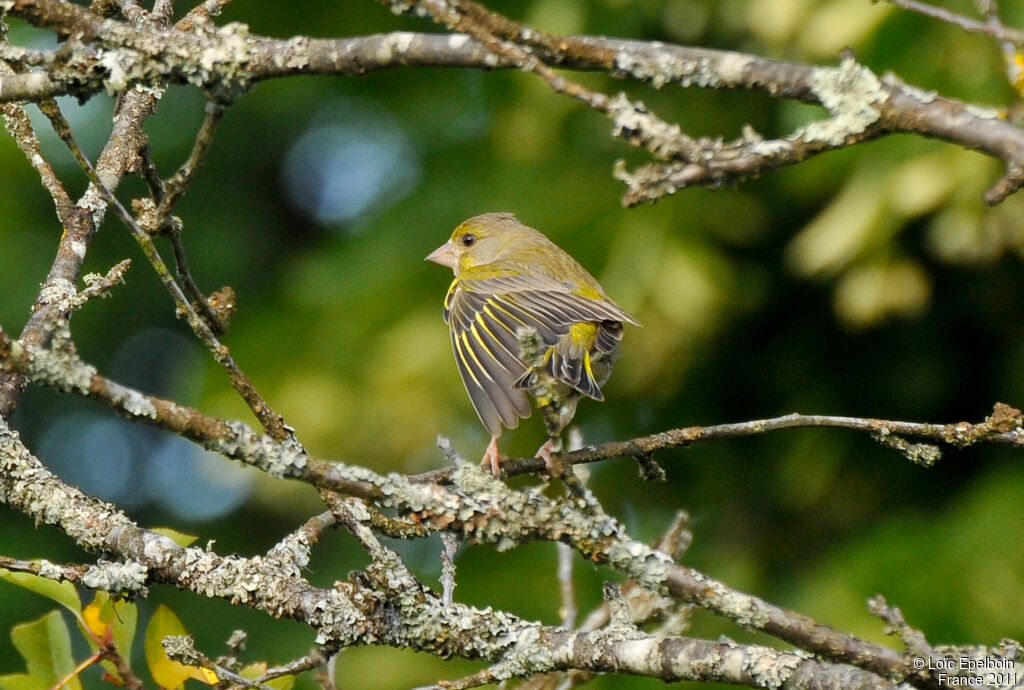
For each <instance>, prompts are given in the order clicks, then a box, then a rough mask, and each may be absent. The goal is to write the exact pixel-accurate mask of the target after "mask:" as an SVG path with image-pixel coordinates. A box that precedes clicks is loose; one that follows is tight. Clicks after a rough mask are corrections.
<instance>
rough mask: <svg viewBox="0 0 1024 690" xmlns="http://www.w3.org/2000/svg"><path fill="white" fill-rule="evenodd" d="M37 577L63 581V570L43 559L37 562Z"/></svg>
mask: <svg viewBox="0 0 1024 690" xmlns="http://www.w3.org/2000/svg"><path fill="white" fill-rule="evenodd" d="M39 577H45V578H47V579H50V580H63V579H64V569H63V568H61V567H60V566H59V565H57V564H56V563H51V562H50V561H48V560H46V559H45V558H44V559H42V560H41V561H39Z"/></svg>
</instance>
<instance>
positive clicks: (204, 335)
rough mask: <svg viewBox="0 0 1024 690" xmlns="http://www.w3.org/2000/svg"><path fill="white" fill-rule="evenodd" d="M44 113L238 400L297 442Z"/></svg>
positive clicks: (62, 124)
mask: <svg viewBox="0 0 1024 690" xmlns="http://www.w3.org/2000/svg"><path fill="white" fill-rule="evenodd" d="M43 112H44V114H46V116H47V117H48V118H49V119H50V122H51V123H53V127H54V131H56V133H57V135H58V136H59V137H60V138H61V140H63V141H64V143H65V144H66V145H67V146H68V149H69V150H70V151H71V153H72V155H73V156H74V157H75V160H77V161H78V164H79V165H80V166H81V167H82V169H83V170H84V171H85V172H86V174H87V175H88V176H89V179H90V181H91V182H92V183H93V185H95V187H96V189H98V190H99V191H100V193H101V194H102V195H103V196H104V198H106V200H107V203H108V204H109V205H110V208H111V209H112V210H113V211H114V213H115V215H117V217H118V219H119V220H120V221H121V222H122V223H123V224H124V225H125V227H127V228H128V230H129V231H130V232H131V234H132V236H133V237H134V238H135V239H136V241H137V242H138V243H139V246H140V247H141V248H142V251H143V253H144V254H145V255H146V258H148V259H149V261H150V264H151V265H152V266H153V269H154V270H155V271H156V273H157V276H158V277H159V278H160V282H162V283H163V284H164V287H166V288H167V291H168V292H169V293H170V294H171V297H172V298H173V300H174V302H175V305H176V306H177V312H178V315H179V316H184V317H185V319H186V321H187V322H188V324H189V325H190V326H191V327H192V330H193V332H195V334H196V335H197V336H198V337H199V339H200V340H201V341H202V343H203V344H204V345H206V347H207V349H208V350H209V351H210V352H211V353H212V354H213V356H214V359H215V360H216V361H217V363H218V364H220V365H221V366H222V367H223V368H224V369H225V371H227V374H228V379H229V380H230V382H231V386H232V387H233V388H234V389H235V391H236V392H237V393H238V394H239V395H240V396H241V397H242V399H243V400H244V401H245V402H246V404H247V405H248V406H249V409H250V410H252V412H253V414H254V415H256V418H257V419H258V420H259V421H260V423H261V424H262V425H263V428H264V429H265V430H266V431H267V433H268V434H270V435H271V436H272V437H273V438H275V439H277V440H278V441H283V440H286V439H289V440H290V441H291V442H294V443H297V441H295V440H294V436H293V435H292V433H291V431H290V430H289V428H288V426H287V425H286V424H285V423H284V419H283V418H282V417H281V416H280V415H278V414H277V413H276V412H275V411H274V410H273V408H271V407H270V405H269V404H268V403H267V402H266V400H264V399H263V396H262V395H260V394H259V392H258V391H257V390H256V387H255V386H254V385H253V383H252V381H251V380H250V379H249V377H248V376H247V375H246V374H245V372H243V371H242V370H241V369H240V368H239V367H238V365H237V364H236V363H235V360H234V358H233V357H232V356H231V353H230V351H229V350H228V348H227V346H225V345H223V344H222V343H221V342H220V341H219V340H218V339H217V336H216V335H215V334H214V333H213V331H212V329H211V328H210V327H209V325H208V324H207V323H206V322H205V321H204V320H203V319H202V318H200V316H199V314H198V313H197V312H196V310H195V308H194V307H193V306H192V305H191V304H190V303H189V301H188V298H187V297H186V296H185V293H184V292H183V291H182V289H181V287H180V286H179V285H178V283H177V282H176V281H175V280H174V276H172V275H171V272H170V271H169V270H168V268H167V264H165V263H164V261H163V259H162V258H161V257H160V253H159V251H157V248H156V246H155V245H154V244H153V239H152V238H151V237H150V236H149V233H147V232H146V231H145V230H144V229H142V228H141V227H140V226H139V224H138V223H136V222H135V219H134V218H133V217H132V215H131V214H130V213H128V210H127V209H125V207H124V206H123V205H121V202H120V201H118V200H117V198H116V197H115V196H114V195H113V194H112V193H111V192H110V190H108V189H107V188H106V186H104V184H103V181H102V180H101V179H100V178H99V175H98V174H97V173H96V169H95V168H94V167H93V165H92V164H91V163H90V162H89V159H88V158H87V157H86V155H85V153H84V152H83V151H82V149H81V147H79V146H78V142H77V141H76V139H75V137H74V134H73V133H72V132H71V126H70V124H69V123H68V121H67V120H66V119H65V118H64V116H63V114H61V112H60V110H59V109H58V108H56V107H52V108H51V107H46V108H43Z"/></svg>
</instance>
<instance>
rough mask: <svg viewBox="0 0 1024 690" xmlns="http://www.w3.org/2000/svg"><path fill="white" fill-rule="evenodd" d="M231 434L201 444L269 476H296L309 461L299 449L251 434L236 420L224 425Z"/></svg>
mask: <svg viewBox="0 0 1024 690" xmlns="http://www.w3.org/2000/svg"><path fill="white" fill-rule="evenodd" d="M226 425H227V427H228V428H229V429H231V431H232V436H231V438H229V439H223V440H218V441H214V442H212V443H209V444H205V445H206V447H207V449H208V450H213V451H216V452H220V453H224V454H225V455H228V456H230V457H233V458H236V459H241V460H244V461H245V462H246V463H247V464H250V465H253V466H255V467H257V468H259V469H261V470H263V471H264V472H266V473H267V474H269V475H270V476H272V477H277V478H283V477H297V476H299V475H301V474H302V470H303V469H304V468H305V467H306V464H307V463H308V461H309V458H308V456H307V455H306V454H305V452H303V451H302V450H301V449H298V448H293V447H291V446H289V445H287V444H284V443H279V442H278V441H275V440H274V439H272V438H271V437H269V436H267V435H265V434H255V433H253V432H252V430H251V429H249V427H248V426H246V425H245V424H243V423H242V422H238V421H229V422H226Z"/></svg>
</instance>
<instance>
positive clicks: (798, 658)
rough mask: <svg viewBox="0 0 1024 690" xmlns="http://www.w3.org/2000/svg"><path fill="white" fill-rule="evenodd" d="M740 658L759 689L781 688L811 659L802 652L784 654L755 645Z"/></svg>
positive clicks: (795, 651) (747, 673)
mask: <svg viewBox="0 0 1024 690" xmlns="http://www.w3.org/2000/svg"><path fill="white" fill-rule="evenodd" d="M727 656H729V655H727ZM738 656H742V659H743V662H742V663H743V665H744V667H745V668H744V671H745V672H746V675H749V676H750V677H751V678H753V679H754V680H756V681H757V683H758V684H757V687H759V688H781V687H782V686H783V685H784V684H785V683H786V681H788V680H789V679H790V677H792V675H793V672H794V671H796V670H797V669H798V668H799V667H800V665H801V664H803V663H804V662H805V661H806V660H807V659H809V658H811V657H810V655H805V654H804V653H802V652H801V651H800V650H792V651H790V652H787V653H785V654H782V653H780V652H778V651H776V650H774V649H769V648H767V647H755V646H753V645H751V646H750V647H748V648H747V649H746V650H745V651H744V653H743V654H742V655H738Z"/></svg>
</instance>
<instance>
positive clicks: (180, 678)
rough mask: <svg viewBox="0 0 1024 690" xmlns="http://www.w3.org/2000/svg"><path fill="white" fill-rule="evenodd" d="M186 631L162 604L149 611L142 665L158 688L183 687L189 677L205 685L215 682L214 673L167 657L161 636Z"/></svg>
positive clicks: (185, 632)
mask: <svg viewBox="0 0 1024 690" xmlns="http://www.w3.org/2000/svg"><path fill="white" fill-rule="evenodd" d="M187 634H188V632H187V631H186V630H185V626H184V625H183V624H182V622H181V620H180V619H179V618H178V617H177V616H176V615H174V612H173V611H171V610H170V609H169V608H167V607H166V606H164V605H163V604H161V605H160V606H159V608H157V610H156V611H155V612H154V613H153V618H152V619H150V621H149V625H148V626H146V644H145V647H146V664H147V665H148V666H149V672H150V674H151V675H152V676H153V680H155V681H156V682H157V684H158V685H159V686H160V687H163V688H172V689H174V690H176V689H177V688H181V687H183V686H184V685H185V681H186V680H188V679H189V678H193V679H195V680H198V681H200V682H202V683H206V684H207V685H215V684H216V683H217V682H218V678H217V674H215V673H214V672H213V671H211V670H209V669H205V668H200V667H198V666H186V665H185V664H182V663H179V662H177V661H173V660H171V659H168V658H167V653H166V652H165V651H164V645H163V642H164V638H165V637H169V636H171V635H187Z"/></svg>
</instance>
